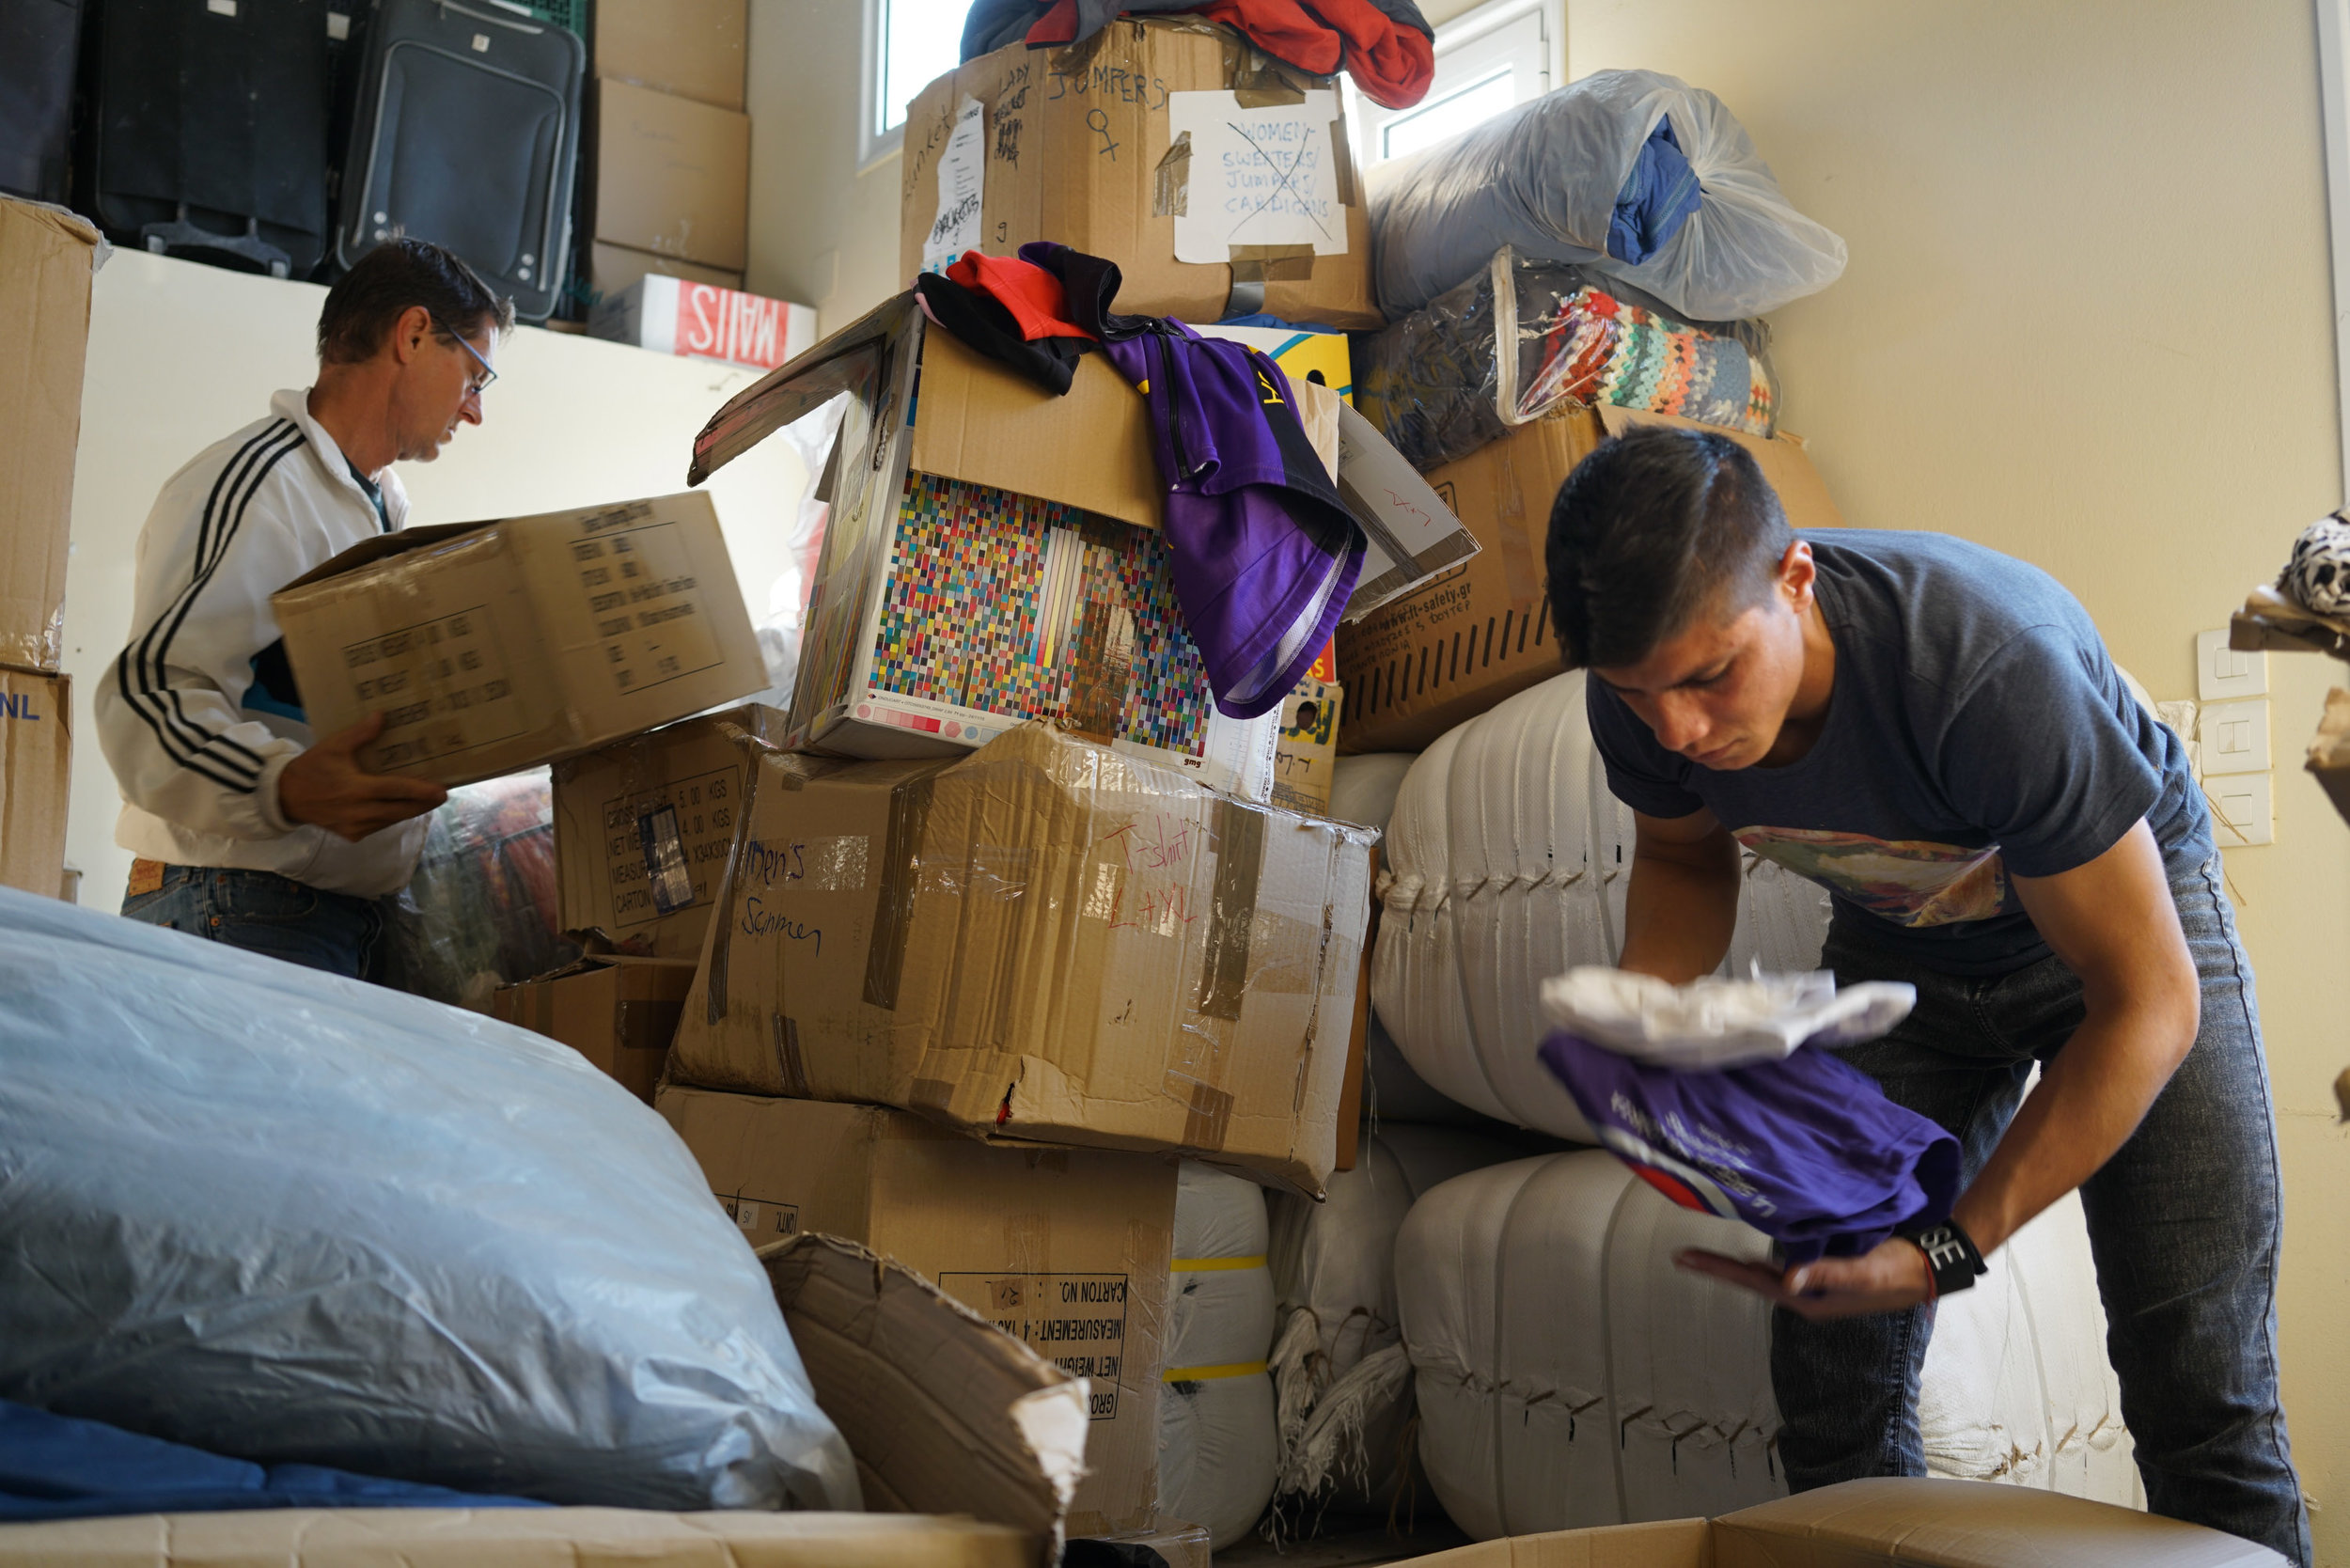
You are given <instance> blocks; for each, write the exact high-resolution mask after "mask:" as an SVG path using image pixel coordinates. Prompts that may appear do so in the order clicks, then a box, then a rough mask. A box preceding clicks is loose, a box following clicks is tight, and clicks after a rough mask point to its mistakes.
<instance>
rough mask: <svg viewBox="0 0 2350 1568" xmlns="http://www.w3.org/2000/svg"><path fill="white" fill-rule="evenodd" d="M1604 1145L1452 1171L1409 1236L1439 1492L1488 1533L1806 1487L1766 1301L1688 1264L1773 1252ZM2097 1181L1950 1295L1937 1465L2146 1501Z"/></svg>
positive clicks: (1404, 1258)
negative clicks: (1782, 1416) (1793, 1460)
mask: <svg viewBox="0 0 2350 1568" xmlns="http://www.w3.org/2000/svg"><path fill="white" fill-rule="evenodd" d="M1768 1246H1769V1244H1768V1243H1767V1241H1766V1240H1765V1239H1764V1238H1763V1236H1762V1235H1760V1234H1759V1233H1758V1232H1756V1231H1751V1230H1749V1229H1747V1227H1745V1226H1742V1225H1739V1224H1736V1223H1735V1222H1733V1221H1730V1220H1725V1219H1719V1218H1716V1217H1715V1216H1713V1215H1700V1214H1696V1213H1693V1212H1691V1211H1689V1210H1685V1209H1681V1208H1677V1207H1675V1206H1674V1205H1673V1204H1672V1203H1670V1202H1669V1201H1667V1200H1665V1199H1664V1198H1663V1197H1661V1196H1660V1195H1658V1194H1657V1193H1656V1192H1654V1191H1653V1189H1651V1188H1650V1187H1648V1186H1646V1185H1645V1184H1642V1183H1641V1182H1639V1181H1638V1180H1637V1178H1635V1177H1634V1176H1633V1175H1632V1174H1631V1172H1630V1171H1628V1170H1626V1169H1625V1168H1623V1167H1622V1165H1620V1164H1618V1163H1617V1162H1616V1160H1615V1159H1614V1158H1613V1157H1611V1156H1609V1155H1607V1154H1604V1153H1601V1152H1597V1151H1595V1150H1586V1151H1576V1152H1571V1153H1563V1154H1553V1155H1549V1156H1545V1157H1543V1158H1538V1159H1529V1160H1519V1161H1514V1162H1512V1163H1511V1164H1507V1165H1498V1166H1493V1167H1490V1168H1486V1169H1483V1170H1478V1171H1473V1172H1471V1173H1469V1174H1467V1175H1465V1176H1462V1177H1459V1178H1457V1179H1455V1180H1453V1181H1450V1182H1448V1183H1445V1184H1443V1185H1441V1186H1438V1187H1437V1188H1435V1189H1434V1191H1432V1192H1430V1193H1429V1194H1428V1195H1427V1196H1426V1197H1424V1198H1422V1199H1421V1200H1419V1202H1418V1203H1417V1204H1415V1205H1414V1206H1413V1209H1412V1212H1411V1214H1410V1215H1408V1216H1407V1217H1406V1219H1405V1220H1404V1223H1403V1228H1402V1231H1401V1233H1400V1234H1399V1236H1398V1238H1397V1242H1396V1281H1397V1293H1398V1306H1399V1308H1400V1309H1401V1312H1402V1325H1403V1336H1404V1342H1405V1343H1406V1345H1407V1346H1408V1347H1409V1353H1410V1356H1411V1360H1412V1366H1413V1370H1414V1380H1415V1385H1416V1388H1417V1392H1418V1403H1419V1416H1420V1435H1419V1455H1420V1460H1421V1462H1422V1464H1423V1465H1424V1466H1425V1467H1426V1470H1427V1473H1428V1477H1429V1481H1430V1482H1431V1484H1432V1487H1433V1489H1434V1492H1435V1494H1436V1496H1437V1498H1438V1499H1439V1500H1440V1501H1441V1502H1442V1503H1443V1504H1444V1506H1445V1508H1446V1510H1447V1511H1448V1512H1449V1513H1450V1514H1451V1515H1452V1518H1453V1520H1454V1522H1456V1523H1457V1524H1459V1525H1460V1526H1461V1528H1462V1529H1465V1530H1467V1531H1468V1532H1469V1533H1470V1534H1472V1535H1475V1536H1478V1537H1480V1538H1491V1537H1494V1536H1498V1535H1517V1534H1524V1533H1528V1532H1531V1531H1538V1530H1551V1529H1577V1528H1581V1527H1584V1526H1590V1525H1606V1524H1619V1523H1637V1522H1638V1521H1641V1520H1648V1519H1672V1518H1684V1517H1689V1516H1693V1515H1712V1514H1716V1513H1725V1512H1728V1511H1729V1510H1731V1509H1736V1508H1743V1507H1745V1506H1747V1505H1748V1504H1750V1503H1755V1502H1760V1501H1763V1500H1764V1499H1766V1498H1769V1497H1777V1496H1778V1495H1780V1494H1781V1493H1783V1492H1784V1491H1785V1489H1786V1483H1785V1481H1784V1478H1783V1477H1782V1476H1781V1475H1780V1473H1779V1471H1778V1464H1777V1457H1776V1452H1775V1450H1774V1443H1775V1441H1776V1437H1777V1433H1778V1425H1779V1419H1778V1404H1777V1402H1776V1401H1775V1400H1774V1399H1773V1397H1772V1394H1771V1383H1770V1356H1769V1346H1770V1319H1769V1309H1768V1308H1767V1306H1766V1305H1765V1304H1764V1303H1763V1300H1762V1298H1761V1297H1759V1296H1756V1295H1753V1294H1748V1293H1746V1292H1742V1291H1739V1290H1736V1289H1734V1288H1732V1287H1731V1286H1727V1285H1723V1284H1720V1283H1718V1282H1716V1281H1714V1280H1710V1279H1707V1278H1703V1277H1702V1276H1699V1275H1693V1274H1690V1273H1687V1272H1685V1271H1684V1270H1681V1269H1679V1268H1676V1267H1675V1266H1674V1265H1673V1262H1672V1255H1673V1254H1674V1253H1675V1252H1677V1251H1679V1250H1681V1249H1682V1248H1684V1247H1704V1248H1707V1249H1710V1250H1713V1251H1717V1252H1725V1253H1730V1254H1731V1255H1733V1256H1740V1257H1747V1258H1760V1257H1762V1256H1763V1255H1764V1254H1765V1253H1766V1252H1767V1251H1768ZM2104 1334H2105V1320H2104V1314H2103V1311H2102V1309H2100V1308H2099V1306H2098V1303H2097V1295H2096V1285H2095V1277H2094V1273H2093V1271H2092V1266H2091V1263H2090V1260H2089V1248H2088V1233H2087V1231H2086V1229H2085V1228H2084V1225H2083V1222H2082V1219H2081V1211H2080V1205H2079V1201H2078V1200H2077V1199H2069V1198H2068V1199H2067V1200H2064V1202H2062V1203H2060V1204H2059V1205H2058V1206H2057V1207H2056V1208H2054V1209H2052V1210H2051V1211H2049V1213H2048V1214H2046V1215H2043V1216H2042V1217H2041V1218H2040V1219H2038V1220H2036V1221H2035V1222H2033V1224H2032V1225H2030V1226H2029V1227H2027V1228H2026V1229H2025V1231H2023V1232H2022V1233H2021V1234H2020V1235H2018V1236H2017V1237H2016V1239H2015V1240H2014V1241H2013V1243H2011V1244H2010V1245H2009V1246H2008V1247H2004V1248H2002V1249H2001V1250H2000V1251H1999V1252H1998V1253H1997V1254H1996V1255H1995V1256H1994V1257H1993V1259H1992V1265H1991V1274H1990V1276H1989V1277H1987V1278H1985V1279H1984V1280H1983V1281H1982V1284H1981V1285H1980V1286H1979V1287H1978V1288H1977V1289H1975V1290H1973V1291H1970V1292H1966V1293H1965V1294H1959V1295H1953V1296H1951V1297H1950V1298H1949V1299H1948V1300H1947V1301H1946V1302H1944V1304H1943V1306H1942V1309H1941V1311H1940V1315H1939V1322H1938V1324H1937V1326H1936V1331H1935V1342H1934V1346H1933V1348H1932V1351H1931V1353H1930V1354H1929V1355H1928V1356H1927V1360H1926V1368H1925V1374H1924V1380H1923V1381H1924V1391H1923V1393H1922V1394H1921V1396H1920V1398H1919V1419H1920V1422H1921V1424H1922V1426H1923V1430H1924V1437H1925V1445H1926V1451H1927V1455H1928V1462H1929V1464H1930V1466H1932V1467H1933V1468H1934V1469H1935V1473H1937V1474H1944V1475H1958V1476H1966V1477H1970V1478H1974V1479H1982V1480H1998V1481H2008V1482H2019V1483H2023V1484H2027V1485H2032V1486H2038V1487H2042V1488H2046V1489H2051V1490H2056V1491H2060V1492H2067V1493H2071V1494H2074V1495H2076V1496H2082V1497H2092V1498H2094V1499H2096V1500H2099V1501H2104V1502H2114V1503H2123V1504H2132V1503H2135V1502H2137V1501H2138V1500H2139V1493H2138V1490H2137V1482H2136V1477H2135V1470H2134V1468H2133V1466H2131V1464H2130V1461H2129V1453H2130V1447H2129V1441H2128V1437H2127V1434H2126V1433H2125V1432H2124V1431H2123V1428H2122V1425H2121V1419H2120V1416H2119V1413H2118V1412H2119V1409H2120V1404H2119V1392H2118V1389H2117V1388H2116V1386H2115V1383H2114V1379H2113V1374H2112V1372H2111V1370H2110V1369H2109V1367H2107V1363H2106V1359H2105V1355H2104V1352H2103V1349H2102V1346H2103V1343H2104Z"/></svg>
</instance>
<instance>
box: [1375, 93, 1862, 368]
mask: <svg viewBox="0 0 2350 1568" xmlns="http://www.w3.org/2000/svg"><path fill="white" fill-rule="evenodd" d="M1667 120H1669V122H1670V126H1671V130H1672V135H1673V139H1674V141H1676V142H1677V143H1678V144H1679V151H1680V153H1681V154H1682V155H1685V157H1686V159H1687V165H1688V168H1689V170H1690V172H1691V173H1693V174H1694V175H1695V176H1696V177H1697V180H1698V184H1699V187H1700V196H1699V199H1698V203H1697V209H1696V211H1695V212H1692V213H1690V214H1689V216H1688V217H1687V218H1686V219H1685V220H1684V221H1683V222H1682V223H1681V224H1680V227H1678V228H1677V229H1675V230H1674V231H1673V232H1672V234H1671V237H1670V238H1669V239H1668V240H1666V241H1665V242H1664V243H1663V245H1662V247H1661V248H1660V249H1658V250H1656V251H1655V252H1654V253H1653V255H1650V256H1648V257H1647V258H1646V259H1644V260H1640V261H1637V262H1635V261H1624V260H1619V259H1617V258H1616V257H1614V256H1612V255H1610V254H1609V252H1608V231H1609V228H1610V227H1611V226H1613V225H1614V224H1615V223H1616V222H1617V210H1618V205H1619V202H1620V200H1621V199H1622V198H1623V197H1624V196H1626V194H1627V191H1626V186H1627V181H1629V180H1631V179H1632V178H1633V176H1634V174H1635V172H1636V170H1637V168H1638V167H1639V165H1640V160H1641V153H1642V149H1643V147H1644V146H1645V145H1646V144H1647V143H1648V142H1649V141H1650V139H1651V137H1652V135H1653V133H1655V132H1656V131H1657V129H1658V127H1659V123H1660V122H1661V121H1667ZM1367 183H1368V184H1369V185H1370V187H1371V267H1372V274H1373V281H1374V282H1375V284H1376V286H1377V289H1378V293H1379V305H1380V308H1381V309H1383V310H1385V311H1386V312H1387V319H1388V320H1389V321H1394V320H1396V319H1397V318H1399V317H1401V316H1404V315H1408V314H1409V313H1410V312H1412V311H1415V310H1418V309H1420V308H1422V307H1423V306H1426V305H1427V304H1428V303H1429V302H1430V301H1431V300H1433V299H1434V298H1435V297H1436V296H1437V295H1439V294H1442V293H1444V292H1445V291H1446V290H1449V289H1452V288H1455V287H1457V286H1458V285H1459V284H1460V283H1462V282H1463V281H1464V280H1465V279H1466V278H1468V277H1470V276H1472V275H1473V274H1476V272H1477V271H1478V269H1479V268H1481V267H1482V266H1483V265H1484V264H1485V262H1486V259H1488V258H1489V257H1491V256H1492V255H1493V253H1494V252H1495V251H1496V250H1497V249H1499V248H1500V247H1501V246H1503V245H1511V246H1514V247H1515V248H1516V249H1517V251H1518V253H1519V254H1520V255H1522V256H1526V257H1528V258H1531V259H1536V260H1543V261H1572V262H1583V263H1586V264H1589V265H1590V266H1592V267H1595V268H1597V269H1598V270H1599V271H1600V272H1602V273H1605V274H1607V275H1609V276H1611V277H1620V278H1622V279H1624V280H1626V281H1628V282H1630V283H1631V284H1633V285H1634V286H1635V287H1636V288H1638V289H1640V290H1645V291H1646V292H1648V293H1650V294H1653V295H1654V296H1655V297H1656V298H1657V299H1658V300H1659V301H1661V302H1662V303H1663V305H1664V306H1665V308H1666V309H1667V310H1668V311H1669V312H1670V313H1671V314H1672V315H1674V316H1676V317H1678V318H1679V319H1681V320H1683V321H1740V320H1743V319H1745V318H1747V317H1749V316H1760V315H1763V313H1765V312H1766V311H1771V310H1776V309H1778V307H1779V306H1782V305H1785V304H1787V303H1788V302H1789V301H1790V300H1797V299H1801V298H1802V297H1803V296H1804V295H1806V294H1811V293H1816V292H1818V291H1819V290H1822V289H1825V288H1826V287H1827V286H1828V285H1829V284H1831V283H1833V282H1835V281H1836V279H1837V277H1838V276H1839V275H1840V274H1842V272H1843V270H1844V242H1843V241H1842V240H1841V239H1839V238H1837V237H1836V236H1835V235H1834V234H1832V233H1830V232H1829V231H1828V230H1827V229H1825V228H1824V227H1821V226H1820V225H1819V224H1816V223H1814V222H1812V221H1811V220H1810V218H1807V217H1805V216H1804V215H1803V214H1802V213H1801V212H1796V211H1795V209H1794V206H1793V205H1791V204H1790V203H1789V202H1788V200H1787V198H1786V196H1783V195H1781V194H1780V192H1779V188H1778V180H1775V179H1773V178H1772V175H1771V170H1770V165H1767V164H1765V163H1763V159H1762V157H1761V156H1760V155H1759V154H1758V153H1757V152H1756V151H1755V149H1754V143H1753V141H1752V139H1751V138H1749V137H1748V136H1747V133H1746V128H1745V127H1743V126H1741V125H1740V124H1739V123H1738V121H1737V119H1736V118H1735V117H1733V116H1732V115H1731V112H1730V110H1729V109H1728V108H1726V107H1725V106H1724V105H1723V103H1722V101H1721V100H1720V99H1718V98H1716V97H1715V96H1714V95H1713V94H1712V93H1710V92H1707V91H1705V90H1704V89H1702V88H1700V87H1692V86H1688V85H1687V84H1686V83H1684V82H1682V81H1679V80H1678V79H1676V78H1674V77H1670V76H1666V75H1662V74H1660V73H1658V72H1656V71H1598V72H1595V73H1594V74H1592V75H1590V76H1587V77H1585V78H1584V79H1583V80H1581V81H1579V82H1573V83H1570V84H1568V85H1567V86H1563V87H1560V88H1559V89H1558V90H1557V91H1556V92H1549V93H1544V94H1543V96H1542V97H1540V98H1537V99H1534V100H1532V101H1531V102H1526V103H1522V104H1520V105H1518V106H1517V107H1516V108H1514V109H1512V110H1511V111H1509V112H1508V113H1506V114H1501V115H1496V116H1495V117H1494V118H1492V119H1489V120H1487V121H1486V122H1485V123H1483V124H1482V125H1480V126H1477V127H1475V128H1474V129H1472V130H1469V131H1466V132H1464V133H1462V134H1461V135H1459V136H1456V137H1454V138H1453V139H1452V140H1450V141H1448V142H1444V143H1441V144H1439V145H1437V146H1436V147H1434V148H1431V149H1428V150H1427V151H1426V152H1424V153H1420V154H1418V156H1416V157H1414V158H1412V159H1410V160H1409V161H1407V162H1405V163H1402V164H1401V165H1389V166H1388V167H1387V168H1383V169H1379V170H1374V171H1373V172H1372V173H1371V176H1370V177H1369V179H1368V181H1367Z"/></svg>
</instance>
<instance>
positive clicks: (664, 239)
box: [591, 81, 751, 272]
mask: <svg viewBox="0 0 2350 1568" xmlns="http://www.w3.org/2000/svg"><path fill="white" fill-rule="evenodd" d="M595 104H596V118H595V144H594V145H595V154H596V162H595V182H594V186H593V190H592V193H591V194H592V196H593V200H594V203H595V205H594V208H593V212H594V214H595V232H594V234H593V235H592V238H594V239H598V240H602V241H603V242H605V243H607V244H615V245H626V246H627V247H628V248H629V249H631V250H644V251H650V252H652V253H653V254H654V255H655V256H674V257H677V258H678V259H681V260H685V261H697V262H699V263H700V264H701V265H703V266H705V267H723V268H725V269H727V270H728V271H729V272H741V271H742V270H743V266H744V259H745V257H746V255H747V252H748V236H749V226H750V200H751V118H750V117H749V116H748V115H744V114H737V113H735V112H734V111H733V110H731V109H719V108H713V106H711V105H710V104H708V103H700V102H695V101H694V100H693V99H690V98H678V97H673V96H672V95H670V94H668V93H666V92H654V91H652V90H651V89H650V88H647V87H639V86H631V85H630V84H628V83H626V82H613V81H600V82H598V83H597V84H596V86H595Z"/></svg>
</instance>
